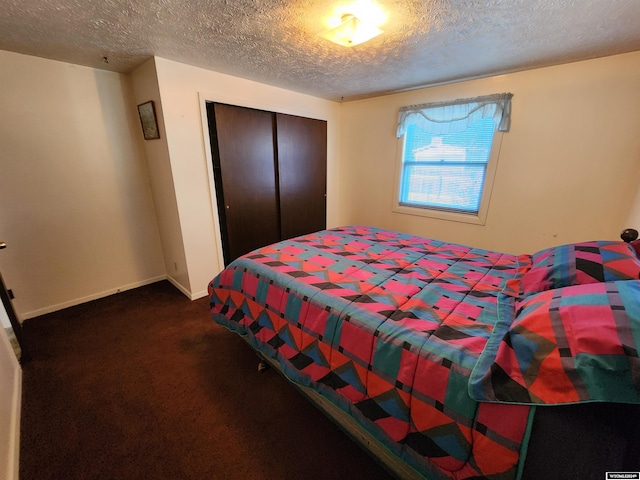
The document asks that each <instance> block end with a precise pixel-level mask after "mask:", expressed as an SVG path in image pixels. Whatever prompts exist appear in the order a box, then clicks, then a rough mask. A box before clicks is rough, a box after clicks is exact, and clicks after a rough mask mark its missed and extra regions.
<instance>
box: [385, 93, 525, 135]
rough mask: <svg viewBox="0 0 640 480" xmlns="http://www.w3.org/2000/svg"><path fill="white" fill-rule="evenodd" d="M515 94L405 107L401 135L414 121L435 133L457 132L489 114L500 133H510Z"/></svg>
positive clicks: (401, 122) (399, 132) (400, 116)
mask: <svg viewBox="0 0 640 480" xmlns="http://www.w3.org/2000/svg"><path fill="white" fill-rule="evenodd" d="M511 97H513V94H512V93H499V94H494V95H485V96H482V97H476V98H464V99H458V100H452V101H446V102H435V103H423V104H421V105H409V106H406V107H402V108H400V114H399V116H398V133H397V135H398V138H400V137H401V136H402V135H404V133H405V132H406V130H407V127H408V126H409V125H412V124H414V125H416V126H418V127H420V128H421V129H423V130H425V131H427V132H429V133H432V134H445V133H457V132H462V131H464V130H466V129H467V128H468V127H469V126H470V125H472V124H473V123H475V122H476V121H478V120H480V119H482V118H485V117H493V121H494V123H495V125H496V130H498V131H499V132H508V131H509V127H510V126H511Z"/></svg>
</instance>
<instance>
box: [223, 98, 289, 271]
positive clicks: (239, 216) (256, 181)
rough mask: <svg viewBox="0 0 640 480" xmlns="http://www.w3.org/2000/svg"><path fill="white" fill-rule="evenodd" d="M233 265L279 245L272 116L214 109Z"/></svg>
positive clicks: (228, 106)
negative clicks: (261, 250)
mask: <svg viewBox="0 0 640 480" xmlns="http://www.w3.org/2000/svg"><path fill="white" fill-rule="evenodd" d="M215 119H216V130H217V137H218V152H219V159H220V172H221V177H222V189H223V196H224V203H225V205H224V208H225V217H226V230H227V240H228V250H229V252H228V253H229V258H228V259H227V258H225V261H227V262H229V261H231V260H234V259H235V258H237V257H239V256H241V255H244V254H245V253H247V252H250V251H251V250H254V249H256V248H258V247H262V246H264V245H268V244H270V243H274V242H277V241H278V240H279V239H280V228H279V226H280V222H279V214H278V196H277V184H276V171H275V157H274V139H273V115H272V114H271V113H270V112H264V111H260V110H252V109H249V108H243V107H234V106H231V105H224V104H215Z"/></svg>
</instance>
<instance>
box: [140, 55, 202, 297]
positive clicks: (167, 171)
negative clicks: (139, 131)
mask: <svg viewBox="0 0 640 480" xmlns="http://www.w3.org/2000/svg"><path fill="white" fill-rule="evenodd" d="M131 81H132V85H133V91H134V96H135V103H136V104H138V105H139V104H141V103H144V102H147V101H149V100H152V101H153V102H154V106H155V109H156V116H157V119H158V131H159V132H160V138H159V139H154V140H143V147H144V152H145V156H146V158H147V159H149V160H148V162H147V165H148V171H149V180H150V184H151V190H152V192H153V202H154V209H155V213H156V218H157V220H158V228H159V231H160V239H161V243H162V254H163V259H164V265H165V270H166V272H167V276H168V279H169V280H170V281H171V283H173V284H174V285H175V286H176V287H177V288H178V289H180V290H181V291H182V292H183V293H184V294H185V295H187V296H191V285H190V282H189V274H188V271H187V261H186V257H185V251H184V239H183V237H182V228H181V226H180V216H179V214H178V203H177V198H176V191H175V188H174V184H173V172H172V171H171V161H170V159H169V147H168V145H167V131H166V129H165V124H164V111H163V108H162V102H161V100H160V90H159V87H158V77H157V72H156V64H155V60H154V59H150V60H148V61H147V62H145V63H144V65H142V66H140V67H139V68H137V69H136V70H135V72H133V73H132V75H131Z"/></svg>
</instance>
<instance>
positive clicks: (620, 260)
mask: <svg viewBox="0 0 640 480" xmlns="http://www.w3.org/2000/svg"><path fill="white" fill-rule="evenodd" d="M520 263H521V267H520V268H519V269H518V278H516V279H515V280H512V281H510V282H509V283H508V289H507V290H506V291H505V292H504V293H506V294H509V295H515V293H516V292H517V293H518V294H520V295H522V296H526V295H531V294H533V293H538V292H543V291H545V290H551V289H554V288H562V287H568V286H571V285H583V284H587V283H597V282H611V281H616V280H637V279H639V278H640V259H639V258H638V256H637V255H636V253H635V250H634V248H633V247H632V246H631V245H630V244H628V243H625V242H613V241H592V242H582V243H570V244H567V245H560V246H557V247H552V248H547V249H544V250H540V251H539V252H537V253H534V254H533V255H532V256H531V260H530V262H522V261H521V262H520Z"/></svg>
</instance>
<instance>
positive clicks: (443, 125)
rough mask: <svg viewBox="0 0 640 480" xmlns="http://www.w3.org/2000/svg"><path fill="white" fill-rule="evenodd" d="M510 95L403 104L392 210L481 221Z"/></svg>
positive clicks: (508, 120) (483, 216)
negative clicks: (414, 104)
mask: <svg viewBox="0 0 640 480" xmlns="http://www.w3.org/2000/svg"><path fill="white" fill-rule="evenodd" d="M510 99H511V94H503V95H492V96H486V97H478V98H476V99H466V100H455V101H453V102H442V103H436V104H426V105H416V106H412V107H403V108H402V109H401V110H400V118H399V123H398V137H399V138H400V148H399V152H400V158H399V162H398V163H399V171H398V181H397V189H396V195H395V200H394V210H395V211H397V212H400V213H410V214H416V215H425V216H432V217H437V218H446V219H452V220H459V221H464V222H470V223H480V224H484V220H485V217H486V210H487V207H488V199H489V196H490V191H491V186H492V183H493V176H494V173H495V167H496V164H497V156H498V152H499V149H500V141H501V135H502V134H501V133H500V131H506V130H508V128H509V122H510V118H509V114H510ZM496 130H498V132H496Z"/></svg>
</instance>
